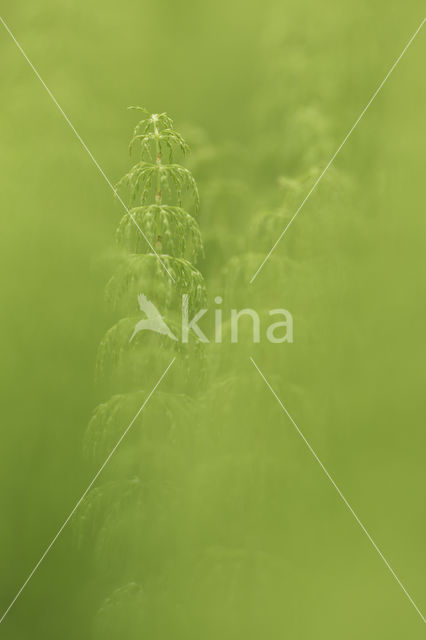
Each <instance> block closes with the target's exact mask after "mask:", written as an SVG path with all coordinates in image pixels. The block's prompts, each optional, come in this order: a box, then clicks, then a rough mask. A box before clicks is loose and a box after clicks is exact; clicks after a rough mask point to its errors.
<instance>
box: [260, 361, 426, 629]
mask: <svg viewBox="0 0 426 640" xmlns="http://www.w3.org/2000/svg"><path fill="white" fill-rule="evenodd" d="M250 360H251V361H252V363H253V365H254V367H255V368H256V369H257V371H258V373H259V375H260V377H261V378H262V379H263V380H264V382H265V384H266V386H267V387H268V389H269V390H270V391H271V393H272V395H273V396H274V397H275V399H276V400H277V402H278V404H279V405H280V407H281V409H282V410H283V411H284V413H285V414H286V416H287V417H288V419H289V420H290V422H291V423H292V425H293V427H294V428H295V429H296V431H297V433H298V434H299V436H300V437H301V438H302V440H303V442H304V443H305V444H306V446H307V447H308V449H309V451H310V452H311V453H312V455H313V456H314V458H315V460H316V461H317V462H318V464H319V466H320V467H321V469H322V470H323V471H324V473H325V475H326V476H327V478H328V479H329V480H330V482H331V484H332V485H333V487H334V488H335V489H336V491H337V493H338V494H339V496H340V497H341V499H342V500H343V502H344V503H345V505H346V507H347V508H348V509H349V511H350V512H351V514H352V515H353V517H354V518H355V520H356V521H357V523H358V524H359V526H360V527H361V529H362V530H363V532H364V533H365V535H366V536H367V538H368V539H369V541H370V542H371V544H372V545H373V547H374V548H375V550H376V551H377V553H378V554H379V556H380V557H381V559H382V560H383V562H384V563H385V565H386V566H387V568H388V569H389V571H390V572H391V574H392V575H393V577H394V578H395V580H396V581H397V583H398V584H399V586H400V587H401V589H402V590H403V592H404V593H405V595H406V596H407V598H408V600H409V601H410V602H411V604H412V605H413V607H414V608H415V610H416V611H417V613H418V614H419V616H420V617H421V619H422V620H423V622H426V620H425V617H424V615H423V614H422V612H421V611H420V609H419V607H418V606H417V605H416V603H415V602H414V600H413V598H412V597H411V596H410V594H409V593H408V591H407V589H406V588H405V587H404V585H403V584H402V582H401V580H400V579H399V578H398V576H397V575H396V573H395V571H394V570H393V569H392V567H391V565H390V564H389V562H388V561H387V560H386V558H385V556H384V555H383V553H382V552H381V551H380V549H379V547H378V546H377V544H376V543H375V542H374V540H373V538H372V537H371V535H370V534H369V533H368V531H367V529H366V528H365V526H364V525H363V524H362V522H361V520H360V519H359V517H358V516H357V514H356V513H355V511H354V510H353V508H352V507H351V505H350V504H349V502H348V501H347V499H346V498H345V496H344V495H343V493H342V491H341V490H340V489H339V487H338V486H337V484H336V482H335V481H334V480H333V478H332V476H331V475H330V474H329V472H328V471H327V469H326V468H325V466H324V465H323V463H322V462H321V460H320V459H319V457H318V456H317V454H316V453H315V451H314V449H313V448H312V447H311V445H310V444H309V442H308V441H307V439H306V438H305V436H304V435H303V433H302V431H301V430H300V429H299V427H298V426H297V424H296V423H295V421H294V420H293V418H292V417H291V415H290V414H289V412H288V411H287V409H286V407H285V406H284V404H283V403H282V402H281V400H280V399H279V397H278V396H277V394H276V393H275V391H274V390H273V388H272V387H271V385H270V384H269V382H268V381H267V379H266V378H265V376H264V375H263V373H262V372H261V370H260V369H259V367H258V366H257V364H256V363H255V361H254V360H253V358H252V357H250Z"/></svg>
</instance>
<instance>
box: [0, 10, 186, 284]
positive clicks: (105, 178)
mask: <svg viewBox="0 0 426 640" xmlns="http://www.w3.org/2000/svg"><path fill="white" fill-rule="evenodd" d="M0 22H1V23H2V25H3V26H4V28H5V29H6V31H7V32H8V34H9V35H10V37H11V38H12V40H13V42H14V43H15V44H16V46H17V47H18V49H19V51H20V52H21V53H22V55H23V56H24V58H25V60H26V61H27V62H28V64H29V66H30V67H31V69H32V70H33V71H34V73H35V75H36V76H37V78H38V79H39V80H40V82H41V84H42V85H43V87H44V88H45V89H46V91H47V93H48V94H49V96H50V98H51V99H52V101H53V102H54V103H55V105H56V106H57V108H58V109H59V111H60V112H61V114H62V115H63V117H64V119H65V121H66V122H67V124H68V125H69V126H70V128H71V129H72V131H73V132H74V134H75V136H76V138H77V140H78V141H79V142H80V144H81V146H82V147H83V149H84V150H85V151H86V152H87V154H88V155H89V157H90V159H91V160H92V162H93V164H94V165H95V167H96V168H97V170H98V171H99V173H100V174H101V176H102V177H103V178H104V180H105V182H106V183H107V184H108V186H109V187H110V189H111V190H112V191H113V193H114V195H115V196H116V198H117V199H118V201H119V202H120V204H121V205H122V206H123V208H124V209H125V211H126V212H127V214H128V215H129V216H130V218H131V220H132V222H133V223H134V224H135V226H136V227H137V228H138V230H139V231H140V233H141V234H142V236H143V238H144V239H145V241H146V242H147V244H148V246H149V248H150V249H151V251H152V252H153V254H154V255H155V256H156V257H157V258H158V260H159V261H160V263H161V266H162V267H163V269H164V270H165V271H166V272H167V273H168V275H169V276H170V278H171V279H172V280H173V282H176V280H175V279H174V277H173V276H172V274H171V273H170V271H169V270H168V269H167V267H166V265H165V263H164V262H163V260H162V259H161V258H160V256H159V255H158V253H157V252H156V250H155V249H154V247H153V246H152V244H151V243H150V241H149V240H148V238H147V237H146V235H145V233H144V232H143V230H142V229H141V228H140V226H139V225H138V223H137V220H136V218H135V217H134V215H133V214H132V212H131V211H129V209H128V208H127V206H126V205H125V203H124V201H123V200H122V198H121V197H120V195H119V193H118V192H117V190H116V189H115V187H114V185H113V184H112V183H111V181H110V179H109V178H108V176H107V175H106V173H105V171H104V170H103V169H102V167H101V166H100V164H99V163H98V161H97V160H96V158H95V156H94V155H93V153H92V152H91V151H90V149H89V147H88V146H87V144H86V143H85V142H84V140H83V138H82V137H81V136H80V134H79V133H78V131H77V129H76V128H75V127H74V125H73V124H72V122H71V120H70V119H69V117H68V116H67V114H66V113H65V111H64V110H63V109H62V107H61V105H60V104H59V102H58V101H57V100H56V98H55V96H54V95H53V93H52V92H51V90H50V89H49V87H48V86H47V85H46V83H45V81H44V80H43V78H42V77H41V75H40V74H39V72H38V71H37V69H36V68H35V66H34V65H33V63H32V62H31V60H30V59H29V58H28V56H27V54H26V53H25V51H24V50H23V48H22V47H21V45H20V44H19V42H18V41H17V39H16V38H15V36H14V35H13V33H12V31H11V30H10V29H9V27H8V26H7V24H6V22H5V21H4V20H3V18H2V17H1V16H0Z"/></svg>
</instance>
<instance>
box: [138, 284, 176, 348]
mask: <svg viewBox="0 0 426 640" xmlns="http://www.w3.org/2000/svg"><path fill="white" fill-rule="evenodd" d="M138 303H139V308H140V310H141V311H143V312H144V313H145V314H146V318H144V319H143V320H139V322H138V323H137V324H136V325H135V328H134V330H133V333H132V335H131V337H130V340H129V342H131V341H132V340H133V338H134V337H135V335H136V334H137V333H139V332H140V331H155V332H156V333H161V334H162V335H165V336H169V338H171V339H172V340H176V341H177V338H176V336H175V335H174V334H173V333H172V332H171V331H170V329H169V327H168V326H167V325H166V323H165V322H164V319H163V316H162V315H161V313H160V312H159V311H158V309H157V307H156V306H155V305H154V304H153V303H152V302H151V300H148V298H147V297H146V296H144V295H143V293H141V294H139V295H138Z"/></svg>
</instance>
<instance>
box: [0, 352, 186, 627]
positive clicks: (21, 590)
mask: <svg viewBox="0 0 426 640" xmlns="http://www.w3.org/2000/svg"><path fill="white" fill-rule="evenodd" d="M175 360H176V358H173V360H172V361H171V362H170V364H169V365H168V367H167V369H165V371H164V372H163V373H162V375H161V376H160V378H159V380H158V381H157V383H156V384H155V386H154V387H153V389H152V390H151V391H150V393H149V394H148V396H147V397H146V398H145V400H144V402H143V404H142V405H141V407H140V408H139V409H138V412H137V413H136V415H135V416H134V418H133V419H132V420H131V422H130V424H129V425H128V426H127V427H126V429H125V431H124V432H123V434H122V435H121V437H120V439H119V440H118V442H117V444H116V445H115V446H114V448H113V449H112V451H111V452H110V453H109V455H108V457H107V458H106V460H105V461H104V462H103V464H102V465H101V467H100V468H99V469H98V471H97V472H96V474H95V475H94V477H93V479H92V480H91V482H90V484H89V486H88V487H87V489H86V490H85V491H84V493H83V494H82V496H81V497H80V498H79V500H78V502H76V504H75V505H74V507H73V509H72V511H71V512H70V514H69V515H68V516H67V518H66V520H65V521H64V523H63V524H62V526H61V527H60V529H59V530H58V532H57V534H56V535H55V537H54V538H53V539H52V541H51V542H50V544H49V545H48V547H47V548H46V550H45V551H44V553H43V555H42V556H41V558H40V560H39V561H38V562H37V564H36V565H35V567H34V569H33V570H32V571H31V573H30V574H29V576H28V578H27V579H26V580H25V582H24V584H23V585H22V587H21V588H20V589H19V591H18V593H17V594H16V596H15V597H14V598H13V600H12V602H11V603H10V605H9V606H8V607H7V609H6V611H5V612H4V613H3V615H2V617H1V618H0V624H1V623H2V622H3V620H4V619H5V618H6V616H7V614H8V613H9V611H10V610H11V608H12V607H13V605H14V604H15V602H16V601H17V599H18V598H19V596H20V595H21V593H22V592H23V590H24V589H25V587H26V586H27V584H28V583H29V581H30V580H31V578H32V577H33V575H34V574H35V572H36V571H37V569H38V568H39V566H40V565H41V563H42V562H43V560H44V559H45V557H46V556H47V554H48V553H49V551H50V550H51V548H52V547H53V545H54V544H55V542H56V540H57V539H58V538H59V536H60V535H61V533H62V531H63V530H64V529H65V527H66V526H67V524H68V522H69V521H70V520H71V518H72V517H73V515H74V513H75V512H76V511H77V509H78V508H79V506H80V505H81V503H82V502H83V500H84V498H85V497H86V496H87V494H88V493H89V491H90V489H91V488H92V487H93V485H94V484H95V482H96V480H97V479H98V478H99V476H100V475H101V473H102V471H103V470H104V469H105V467H106V465H107V464H108V462H109V461H110V460H111V458H112V456H113V455H114V453H115V452H116V450H117V449H118V447H119V446H120V444H121V442H122V441H123V440H124V438H125V437H126V435H127V434H128V432H129V431H130V429H131V428H132V426H133V424H134V423H135V421H136V420H137V419H138V417H139V416H140V414H141V413H142V411H143V410H144V408H145V407H146V405H147V404H148V402H149V400H150V399H151V397H152V395H153V393H154V392H155V391H156V389H157V387H158V386H159V384H160V382H161V381H162V380H163V378H164V376H165V375H166V373H167V372H168V370H169V369H170V367H171V366H172V364H173V363H174V361H175Z"/></svg>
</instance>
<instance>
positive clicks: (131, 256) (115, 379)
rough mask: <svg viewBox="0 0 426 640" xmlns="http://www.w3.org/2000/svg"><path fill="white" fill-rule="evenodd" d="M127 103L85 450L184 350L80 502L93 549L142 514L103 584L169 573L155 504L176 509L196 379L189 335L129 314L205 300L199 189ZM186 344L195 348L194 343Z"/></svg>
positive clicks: (164, 122) (105, 435)
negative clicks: (163, 331) (114, 248)
mask: <svg viewBox="0 0 426 640" xmlns="http://www.w3.org/2000/svg"><path fill="white" fill-rule="evenodd" d="M136 108H137V109H138V110H140V111H141V112H142V114H143V118H142V120H140V121H139V122H138V124H137V125H136V127H135V129H134V132H133V137H132V140H131V142H130V152H131V154H137V162H136V164H134V166H133V167H132V168H131V169H130V171H129V172H128V173H127V174H126V175H125V176H124V177H123V178H122V179H121V180H120V181H119V183H118V185H117V189H120V190H124V191H126V190H127V193H128V194H129V196H130V200H131V204H132V206H131V208H130V209H129V210H128V212H126V214H125V215H124V216H123V217H122V219H121V221H120V223H119V225H118V228H117V240H118V243H119V245H120V247H121V249H122V250H123V253H124V257H123V260H122V262H121V264H120V265H119V266H118V268H117V270H116V272H115V273H114V275H113V276H112V278H111V279H110V281H109V282H108V284H107V287H106V294H107V300H108V301H109V303H110V304H111V306H112V308H113V310H114V312H116V313H117V312H118V313H119V319H118V321H117V322H116V324H115V325H113V326H112V327H111V328H110V329H109V330H108V331H107V332H106V334H105V336H104V338H103V339H102V341H101V343H100V346H99V351H98V358H97V374H98V380H99V382H100V383H101V387H102V391H101V393H102V395H103V396H104V397H106V400H104V401H103V402H102V403H101V404H100V405H98V407H97V408H96V410H95V411H94V413H93V417H92V419H91V421H90V424H89V427H88V429H87V432H86V438H85V451H86V453H87V454H88V455H89V456H90V457H91V458H95V459H98V458H102V457H104V456H105V455H106V454H107V453H108V449H109V448H110V446H111V443H113V442H114V441H116V439H117V436H118V434H119V433H120V432H122V430H123V426H124V427H125V425H126V423H128V422H129V420H130V419H131V418H132V416H133V415H134V414H135V411H136V408H137V407H138V406H140V404H141V402H142V401H143V398H144V397H145V396H146V392H147V390H148V389H149V388H150V387H151V385H152V381H153V380H155V379H156V377H157V378H158V376H157V373H158V374H159V373H160V372H163V371H164V370H165V368H166V364H167V363H169V362H170V358H171V352H176V350H179V351H180V353H181V355H183V356H184V357H183V358H179V359H178V361H177V362H176V364H175V365H174V367H173V370H172V373H171V376H169V377H168V385H169V388H168V390H167V391H163V390H161V391H158V392H157V393H156V394H155V397H154V398H153V399H152V400H151V401H150V404H149V407H148V408H147V410H146V411H145V412H144V414H143V416H142V421H143V423H144V424H143V427H144V428H143V429H140V430H137V429H135V430H134V431H133V432H132V434H130V437H129V438H127V439H126V442H123V443H122V445H121V446H120V450H119V451H118V452H117V453H116V455H115V459H116V460H115V464H116V465H118V467H117V468H116V467H114V469H115V471H113V469H112V468H109V469H108V470H107V471H106V474H105V475H106V478H105V481H104V484H103V486H100V487H98V488H97V489H95V490H93V491H92V492H91V494H90V495H89V496H88V500H87V502H86V505H85V507H84V508H83V509H82V516H81V518H80V539H81V537H82V535H83V537H84V531H90V530H92V531H95V532H97V533H95V547H96V548H97V549H98V550H99V549H101V550H102V548H104V547H105V544H106V542H105V541H106V540H108V539H110V538H113V537H114V535H115V533H114V532H115V527H117V526H118V527H119V526H120V524H121V522H123V520H126V519H127V520H128V521H130V522H143V527H142V528H143V532H144V537H143V539H142V538H138V536H137V535H135V529H134V527H131V526H130V527H127V528H125V530H123V532H122V533H121V534H120V538H121V539H120V541H119V544H120V549H121V550H122V557H121V560H120V561H117V563H116V564H115V565H114V576H112V577H111V576H108V582H111V585H110V586H111V588H118V589H119V591H120V590H121V589H125V588H126V584H130V583H131V582H133V581H136V582H138V583H143V581H144V580H146V579H147V575H149V572H150V571H152V564H154V565H158V566H157V573H158V574H163V573H165V574H167V572H168V570H167V568H166V567H164V568H163V567H162V565H163V563H165V562H166V559H165V557H166V556H165V554H164V553H159V552H158V548H157V547H158V540H159V538H161V539H162V538H163V537H164V544H165V548H166V549H167V548H170V547H171V546H172V542H173V532H172V531H171V532H170V533H169V532H164V533H163V532H161V534H160V535H159V530H160V529H161V526H160V525H159V524H158V522H157V521H158V519H159V518H160V516H161V514H163V513H164V512H168V513H169V514H171V513H172V512H173V510H174V509H176V504H175V502H176V497H175V496H174V490H173V492H172V493H173V495H171V496H169V493H168V487H169V486H171V487H178V485H179V482H180V481H181V479H180V475H179V470H180V469H181V466H180V462H179V460H180V457H179V456H182V455H183V454H182V452H180V453H179V451H180V447H182V446H187V445H186V444H185V445H184V444H183V443H187V441H188V428H187V426H185V423H187V422H188V416H189V414H190V412H191V406H192V403H193V400H192V397H191V396H193V395H194V393H195V391H194V389H195V382H194V381H196V382H197V383H198V382H199V379H200V376H199V371H198V372H197V371H196V370H197V367H196V366H195V372H194V377H193V379H192V380H191V379H190V375H189V374H188V372H189V370H190V369H191V368H194V364H195V362H194V360H193V359H191V360H190V364H191V367H190V366H188V361H189V358H188V353H189V350H190V349H192V347H193V344H192V345H191V344H189V345H188V344H185V345H182V343H180V342H178V341H176V340H171V339H170V337H169V336H168V335H159V333H158V332H153V331H142V332H140V333H136V332H135V331H134V329H135V326H136V323H137V322H138V321H140V320H141V312H140V310H139V315H136V314H137V312H138V303H139V304H140V303H141V301H145V302H149V303H150V302H152V303H153V304H155V306H156V307H157V309H158V310H159V311H160V313H161V314H162V315H164V317H165V318H166V319H167V325H168V326H169V327H170V328H171V330H172V332H173V333H174V334H178V333H179V327H178V314H179V312H180V309H181V296H182V295H183V294H185V295H186V296H187V298H186V300H187V301H188V304H189V306H190V308H191V310H192V311H196V310H198V309H200V308H201V307H202V306H203V305H204V304H205V295H206V294H205V287H204V281H203V277H202V275H201V273H200V272H199V271H198V269H197V268H196V267H195V266H194V263H195V262H196V260H197V259H198V258H199V256H200V255H201V254H202V252H203V246H202V240H201V234H200V230H199V227H198V224H197V222H196V220H195V218H194V216H193V215H192V214H191V213H189V211H188V208H189V207H192V211H193V213H194V214H195V213H196V212H197V210H198V204H199V197H198V190H197V186H196V183H195V180H194V178H193V177H192V174H191V173H190V171H189V170H188V169H186V168H185V167H183V166H181V165H180V164H178V163H177V160H176V156H177V154H180V155H182V156H185V155H186V154H187V153H188V151H189V149H188V146H187V144H186V143H185V141H184V140H183V138H182V136H181V135H180V134H179V133H178V132H176V131H175V130H174V128H173V122H172V120H171V118H170V117H169V116H168V115H167V114H166V113H160V114H149V113H148V112H147V111H146V109H144V108H143V107H136ZM153 247H155V251H153V249H152V248H153ZM163 265H165V266H166V268H167V269H164V268H163ZM170 275H172V277H170ZM141 309H142V307H141ZM195 349H196V351H198V350H199V346H198V344H197V343H195ZM198 362H199V360H198ZM172 409H173V410H172ZM178 427H179V428H178ZM175 467H176V468H175ZM117 469H118V470H117ZM167 478H169V479H168V480H167ZM102 505H103V506H102ZM93 520H96V523H95V525H93ZM169 536H170V537H171V538H170V540H169ZM107 564H108V565H110V564H111V563H110V562H109V561H108V563H107ZM129 567H130V569H129ZM113 598H114V596H113Z"/></svg>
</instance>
